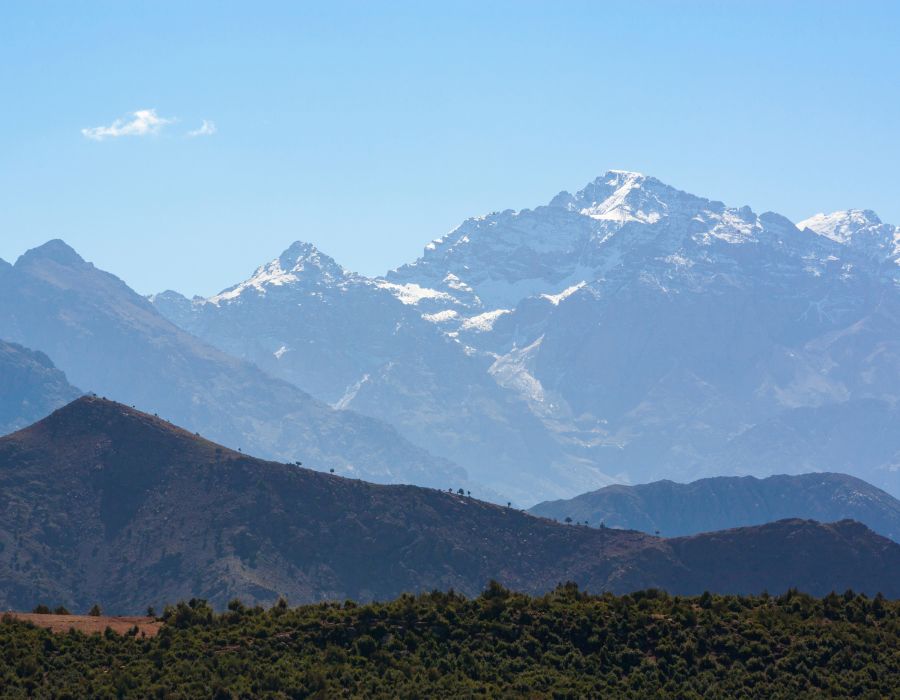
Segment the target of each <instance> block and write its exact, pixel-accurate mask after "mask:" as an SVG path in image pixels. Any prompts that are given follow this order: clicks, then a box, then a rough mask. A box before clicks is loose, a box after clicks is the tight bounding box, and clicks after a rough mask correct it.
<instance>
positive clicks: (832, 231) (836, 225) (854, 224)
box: [797, 209, 881, 245]
mask: <svg viewBox="0 0 900 700" xmlns="http://www.w3.org/2000/svg"><path fill="white" fill-rule="evenodd" d="M879 225H881V219H879V218H878V215H877V214H876V213H875V212H874V211H871V210H869V209H848V210H846V211H835V212H832V213H830V214H822V213H819V214H815V215H814V216H811V217H809V218H808V219H804V220H803V221H800V222H799V223H798V224H797V228H799V229H800V230H801V231H802V230H803V229H809V230H810V231H815V232H816V233H818V234H819V235H820V236H825V237H826V238H830V239H831V240H833V241H836V242H837V243H841V244H844V245H846V244H849V243H850V242H851V241H852V240H853V234H855V233H856V232H857V231H860V230H861V229H864V228H869V227H870V226H879Z"/></svg>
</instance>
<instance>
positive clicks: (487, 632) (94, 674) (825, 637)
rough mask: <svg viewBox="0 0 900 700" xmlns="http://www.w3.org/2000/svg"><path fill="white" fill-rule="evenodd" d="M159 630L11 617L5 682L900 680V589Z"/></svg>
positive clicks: (439, 608)
mask: <svg viewBox="0 0 900 700" xmlns="http://www.w3.org/2000/svg"><path fill="white" fill-rule="evenodd" d="M164 617H165V621H166V624H165V626H164V627H163V630H162V632H161V633H160V634H159V635H158V636H157V637H154V638H152V639H151V638H141V637H138V636H135V635H134V634H132V635H122V636H120V635H117V634H114V633H112V632H111V631H108V632H107V633H106V634H105V635H92V636H86V635H83V634H80V633H76V632H69V633H68V634H65V633H63V634H54V633H52V632H49V631H47V630H45V629H40V628H36V627H33V626H31V625H30V624H27V623H23V622H18V621H14V620H12V619H11V618H9V617H6V618H4V621H3V623H2V624H0V659H2V662H0V688H3V696H4V697H48V698H49V697H54V698H66V697H68V698H78V697H93V698H117V697H119V698H121V697H125V698H128V697H133V698H145V697H157V698H194V697H197V698H231V697H235V698H236V697H240V698H258V697H268V698H303V697H319V698H326V697H327V698H332V697H384V698H394V697H402V698H418V697H511V698H512V697H533V698H544V697H547V698H551V697H552V698H577V697H631V698H645V697H657V696H665V697H681V698H701V697H702V698H708V697H729V698H731V697H738V698H791V700H794V699H796V698H804V697H808V698H813V697H816V698H818V697H849V696H854V697H863V698H883V697H889V696H891V695H893V694H894V693H896V691H897V688H900V603H898V602H892V601H886V600H884V599H883V598H881V597H880V596H879V597H875V598H868V597H866V596H863V595H855V594H853V593H852V592H848V593H846V594H844V595H833V594H832V595H830V596H828V597H826V598H824V599H815V598H812V597H809V596H807V595H804V594H801V593H796V592H788V593H787V594H785V595H782V596H778V597H769V596H760V597H740V596H710V595H708V594H704V595H703V596H701V597H695V598H681V597H672V596H669V595H667V594H665V593H662V592H658V591H655V590H651V591H645V592H641V593H634V594H631V595H626V596H621V597H616V596H613V595H610V594H606V595H603V596H589V595H586V594H583V593H580V592H579V591H578V589H577V588H576V587H575V586H573V585H567V586H562V587H560V588H558V589H556V590H555V591H554V592H553V593H551V594H548V595H546V596H543V597H539V598H532V597H528V596H525V595H521V594H516V593H510V592H509V591H507V590H505V589H503V588H502V587H500V586H498V585H496V584H492V585H491V586H490V587H489V588H488V590H487V591H485V592H484V593H483V594H482V595H481V596H479V597H478V598H476V599H466V598H464V597H462V596H459V595H456V594H453V593H449V594H448V593H433V594H427V595H421V596H418V597H413V596H402V597H400V598H398V599H397V600H394V601H393V602H389V603H376V604H371V605H364V606H359V605H356V604H354V603H351V602H346V603H343V604H338V603H322V604H319V605H307V606H303V607H299V608H289V607H288V606H287V605H286V604H284V603H279V604H278V605H276V606H275V607H273V608H271V609H268V610H265V609H262V608H245V607H244V606H242V605H241V604H240V603H238V602H234V603H232V604H231V605H230V606H229V611H228V612H225V613H223V614H216V613H214V612H213V610H212V609H211V608H210V607H209V606H208V605H207V604H206V603H205V602H204V601H198V600H193V601H191V602H190V603H182V604H179V605H178V606H176V607H174V608H168V609H167V610H166V611H165V614H164Z"/></svg>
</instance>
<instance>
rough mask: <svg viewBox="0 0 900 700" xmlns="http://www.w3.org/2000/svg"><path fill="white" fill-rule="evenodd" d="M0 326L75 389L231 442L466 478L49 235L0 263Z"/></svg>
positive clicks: (423, 475) (321, 465) (428, 478)
mask: <svg viewBox="0 0 900 700" xmlns="http://www.w3.org/2000/svg"><path fill="white" fill-rule="evenodd" d="M0 338H3V339H5V340H7V341H13V342H15V343H20V344H21V345H23V346H27V347H29V348H33V349H36V350H40V351H41V352H43V353H46V354H47V355H48V356H49V358H50V359H52V361H53V362H54V363H55V365H56V367H58V368H59V369H60V370H62V371H63V372H65V375H66V377H68V379H69V381H72V382H73V383H74V384H75V385H77V386H79V387H81V388H82V389H84V390H85V391H91V392H94V393H97V394H100V395H104V396H108V397H110V398H113V399H116V400H118V401H121V402H123V403H126V404H129V405H138V406H140V407H141V408H142V409H144V410H148V411H151V412H153V413H158V414H159V415H161V416H164V417H165V418H168V419H170V420H173V421H176V422H178V423H179V424H181V425H184V426H187V427H188V428H190V430H191V431H194V432H198V433H201V434H203V435H207V436H209V437H211V438H214V439H217V440H219V441H220V442H222V443H224V444H226V445H228V446H230V447H232V448H234V449H241V450H246V451H250V452H254V453H257V454H261V455H263V456H265V457H268V458H274V459H280V460H283V461H291V462H295V461H299V462H303V463H306V464H308V465H310V466H313V467H315V468H318V469H322V470H328V469H334V470H336V471H338V472H340V473H343V474H346V475H349V476H355V477H365V478H367V479H369V480H371V481H381V482H405V483H419V484H424V485H434V486H440V487H444V486H448V487H449V486H453V487H457V486H458V487H467V490H470V489H472V488H473V485H472V484H471V483H470V482H469V481H468V479H467V475H466V473H465V470H463V469H462V468H460V467H459V466H458V465H456V464H453V463H452V462H450V461H449V460H446V459H443V458H441V457H438V456H435V455H432V454H429V453H428V452H426V451H425V450H423V449H421V448H419V447H416V446H414V445H412V444H410V443H409V442H408V441H406V440H404V439H403V438H402V436H400V435H398V434H397V431H396V430H395V429H394V428H393V427H391V426H390V425H388V424H387V423H385V422H383V421H380V420H378V419H375V418H371V417H366V416H363V415H360V414H358V413H356V412H354V411H339V410H335V409H333V408H331V407H329V406H328V405H326V404H324V403H322V402H321V401H318V400H316V399H314V398H313V397H311V396H310V395H309V394H307V393H305V392H304V391H302V390H301V389H299V388H298V387H296V386H295V385H293V384H290V383H288V382H285V381H282V380H279V379H276V378H273V377H271V376H269V375H268V374H266V373H265V372H263V371H262V370H260V369H259V368H258V367H256V366H254V365H253V364H251V363H249V362H244V361H241V360H239V359H236V358H234V357H231V356H229V355H227V354H225V353H223V352H221V351H220V350H217V349H215V348H213V347H211V346H209V345H208V344H206V343H204V342H202V341H201V340H199V339H197V338H196V337H194V336H192V335H190V334H189V333H187V332H185V331H183V330H181V329H180V328H178V327H177V326H175V325H174V324H173V323H171V322H170V321H168V320H167V319H165V318H164V317H163V316H162V315H160V314H159V313H158V312H157V311H156V309H155V308H154V307H153V306H152V305H151V304H150V303H149V302H148V301H147V300H146V299H144V298H143V297H142V296H140V295H138V294H137V293H135V292H134V291H133V290H131V289H130V288H129V287H128V286H127V285H126V284H125V283H124V282H122V281H121V280H120V279H118V278H117V277H115V276H114V275H111V274H109V273H107V272H104V271H102V270H98V269H97V268H95V267H94V266H93V265H92V264H90V263H88V262H85V261H84V260H83V259H82V258H81V257H80V256H79V255H78V254H77V253H76V252H75V251H74V250H72V249H71V248H70V247H69V246H67V245H66V244H65V243H63V242H62V241H59V240H54V241H50V242H49V243H47V244H45V245H43V246H41V247H39V248H35V249H33V250H30V251H28V252H27V253H25V254H24V255H23V256H22V257H21V258H19V260H17V261H16V263H15V265H8V264H4V265H3V266H0ZM45 359H46V358H45ZM57 378H58V377H57ZM69 398H71V397H69ZM24 417H25V415H24V414H22V415H21V416H18V417H17V420H18V421H20V422H21V420H22V419H23V418H24Z"/></svg>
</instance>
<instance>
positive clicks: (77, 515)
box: [0, 397, 900, 612]
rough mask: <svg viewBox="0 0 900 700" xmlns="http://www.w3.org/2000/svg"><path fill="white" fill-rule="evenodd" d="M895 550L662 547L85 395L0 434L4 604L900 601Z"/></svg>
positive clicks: (850, 535)
mask: <svg viewBox="0 0 900 700" xmlns="http://www.w3.org/2000/svg"><path fill="white" fill-rule="evenodd" d="M898 570H900V546H898V545H897V544H895V543H893V542H891V541H890V540H887V539H886V538H883V537H880V536H878V535H876V534H874V533H873V532H871V531H870V530H868V529H867V528H865V527H864V526H862V525H859V524H857V523H854V522H852V521H844V522H840V523H835V524H830V525H821V524H818V523H815V522H812V521H803V520H787V521H781V522H778V523H775V524H770V525H766V526H763V527H757V528H745V529H741V530H731V531H727V532H723V533H712V534H709V535H701V536H697V537H691V538H684V539H673V540H663V539H659V538H655V537H652V536H649V535H646V534H642V533H638V532H633V531H619V530H613V529H604V530H598V529H593V528H588V527H576V526H566V525H561V524H556V523H553V522H551V521H548V520H546V519H540V518H535V517H533V516H530V515H528V514H525V513H522V512H519V511H516V510H513V509H508V508H505V507H502V506H496V505H490V504H487V503H484V502H481V501H478V500H475V499H473V498H468V497H464V496H459V495H455V494H450V493H447V492H446V491H438V490H431V489H424V488H418V487H411V486H377V485H373V484H370V483H366V482H362V481H358V480H352V479H346V478H342V477H338V476H332V475H328V474H322V473H320V472H314V471H310V470H307V469H303V468H298V467H295V466H290V465H285V464H282V463H275V462H264V461H261V460H258V459H254V458H252V457H249V456H247V455H245V454H241V453H238V452H234V451H232V450H228V449H225V448H222V447H220V446H218V445H216V444H215V443H212V442H209V441H207V440H205V439H203V438H200V437H198V436H196V435H194V434H192V433H190V432H188V431H185V430H182V429H180V428H178V427H176V426H174V425H172V424H170V423H167V422H165V421H163V420H161V419H159V418H156V417H153V416H150V415H148V414H145V413H141V412H139V411H136V410H134V409H131V408H128V407H126V406H123V405H121V404H117V403H114V402H111V401H106V400H103V399H99V398H95V397H82V398H80V399H78V400H76V401H75V402H73V403H71V404H69V405H67V406H66V407H64V408H62V409H59V410H58V411H56V412H54V413H53V414H51V415H50V416H49V417H48V418H46V419H44V420H42V421H40V422H38V423H36V424H35V425H33V426H30V427H29V428H26V429H24V430H21V431H19V432H17V433H14V434H12V435H9V436H7V437H4V438H2V439H0V606H2V607H13V608H27V607H28V606H30V605H33V604H34V603H35V602H36V601H53V602H54V603H61V604H64V605H66V606H67V607H71V608H75V609H78V608H83V607H85V606H87V605H89V604H91V603H93V602H99V603H101V605H102V606H103V607H104V609H106V610H107V611H108V612H134V611H139V610H143V608H144V607H145V606H146V605H148V604H159V603H161V602H163V601H175V600H179V599H184V598H190V597H192V596H199V597H203V598H207V599H209V600H211V601H213V602H214V603H215V604H216V605H219V606H222V605H224V604H225V602H226V601H228V600H229V599H230V598H233V597H235V596H238V597H241V598H242V599H244V600H245V601H247V602H253V601H260V602H272V601H273V600H274V599H275V598H276V597H277V596H279V595H285V596H287V597H288V599H290V600H292V601H294V602H302V601H315V600H321V599H323V598H329V599H339V600H342V599H344V598H354V599H363V600H367V599H373V598H388V597H393V596H396V595H397V594H399V593H401V592H403V591H421V590H429V589H433V588H441V589H447V588H454V589H456V590H458V591H462V592H465V593H470V594H474V593H477V592H478V591H480V590H481V589H482V588H483V587H484V585H485V584H486V582H487V581H488V580H489V579H492V578H493V579H497V580H498V581H500V582H501V583H503V584H505V585H507V586H509V587H512V588H516V589H520V590H524V591H530V592H538V591H543V590H548V589H550V588H552V587H554V586H555V585H556V584H557V583H558V582H560V581H566V580H573V581H576V582H578V583H579V584H581V585H582V586H584V587H586V588H588V589H589V590H593V591H601V590H612V591H616V592H623V591H629V590H634V589H638V588H646V587H653V586H656V587H665V588H667V589H669V590H671V591H672V592H675V593H698V592H701V591H703V590H705V589H710V590H719V591H726V592H728V591H735V592H737V591H761V590H763V589H768V590H770V591H777V590H781V589H784V588H786V587H788V586H796V587H799V588H801V589H804V590H807V591H810V592H812V593H816V594H821V593H825V592H827V591H830V590H832V589H836V590H844V589H846V588H853V589H855V590H859V591H866V592H870V593H875V592H877V591H882V592H883V593H885V594H886V595H888V596H900V580H898V577H897V576H896V572H897V571H898Z"/></svg>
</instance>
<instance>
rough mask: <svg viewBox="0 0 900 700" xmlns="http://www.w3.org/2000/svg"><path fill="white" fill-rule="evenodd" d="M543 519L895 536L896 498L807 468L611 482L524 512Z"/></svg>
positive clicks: (898, 533)
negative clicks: (833, 528) (825, 526)
mask: <svg viewBox="0 0 900 700" xmlns="http://www.w3.org/2000/svg"><path fill="white" fill-rule="evenodd" d="M529 512H530V513H532V514H534V515H538V516H542V517H545V518H553V519H556V520H559V521H565V520H566V519H567V518H568V519H570V520H573V521H575V522H578V523H585V522H586V523H589V524H591V525H592V526H594V527H598V526H599V525H600V524H601V523H602V524H603V525H605V526H607V527H619V528H625V529H629V530H640V531H641V532H648V533H662V534H664V535H665V536H666V537H677V536H681V535H693V534H697V533H700V532H709V531H711V530H725V529H729V528H735V527H741V526H746V525H761V524H763V523H768V522H772V521H775V520H781V519H784V518H808V519H811V520H819V521H822V522H832V521H836V520H845V519H852V520H858V521H859V522H861V523H864V524H865V525H866V526H867V527H870V528H871V529H872V530H874V531H875V532H877V533H879V534H881V535H884V536H885V537H890V538H891V539H892V540H894V541H895V542H898V541H900V501H898V500H897V499H896V498H894V497H893V496H891V495H889V494H887V493H885V492H884V491H882V490H881V489H878V488H875V487H874V486H872V485H870V484H867V483H866V482H865V481H862V480H861V479H857V478H856V477H852V476H848V475H847V474H830V473H813V474H799V475H794V476H786V475H780V476H770V477H768V478H765V479H757V478H756V477H752V476H744V477H724V476H720V477H715V478H711V479H700V480H699V481H694V482H692V483H690V484H677V483H675V482H674V481H657V482H654V483H651V484H640V485H637V486H624V485H621V484H617V485H614V486H607V487H605V488H602V489H599V490H597V491H593V492H591V493H585V494H582V495H580V496H576V497H575V498H572V499H568V500H561V501H546V502H544V503H539V504H538V505H536V506H534V507H533V508H531V509H530V511H529Z"/></svg>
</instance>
